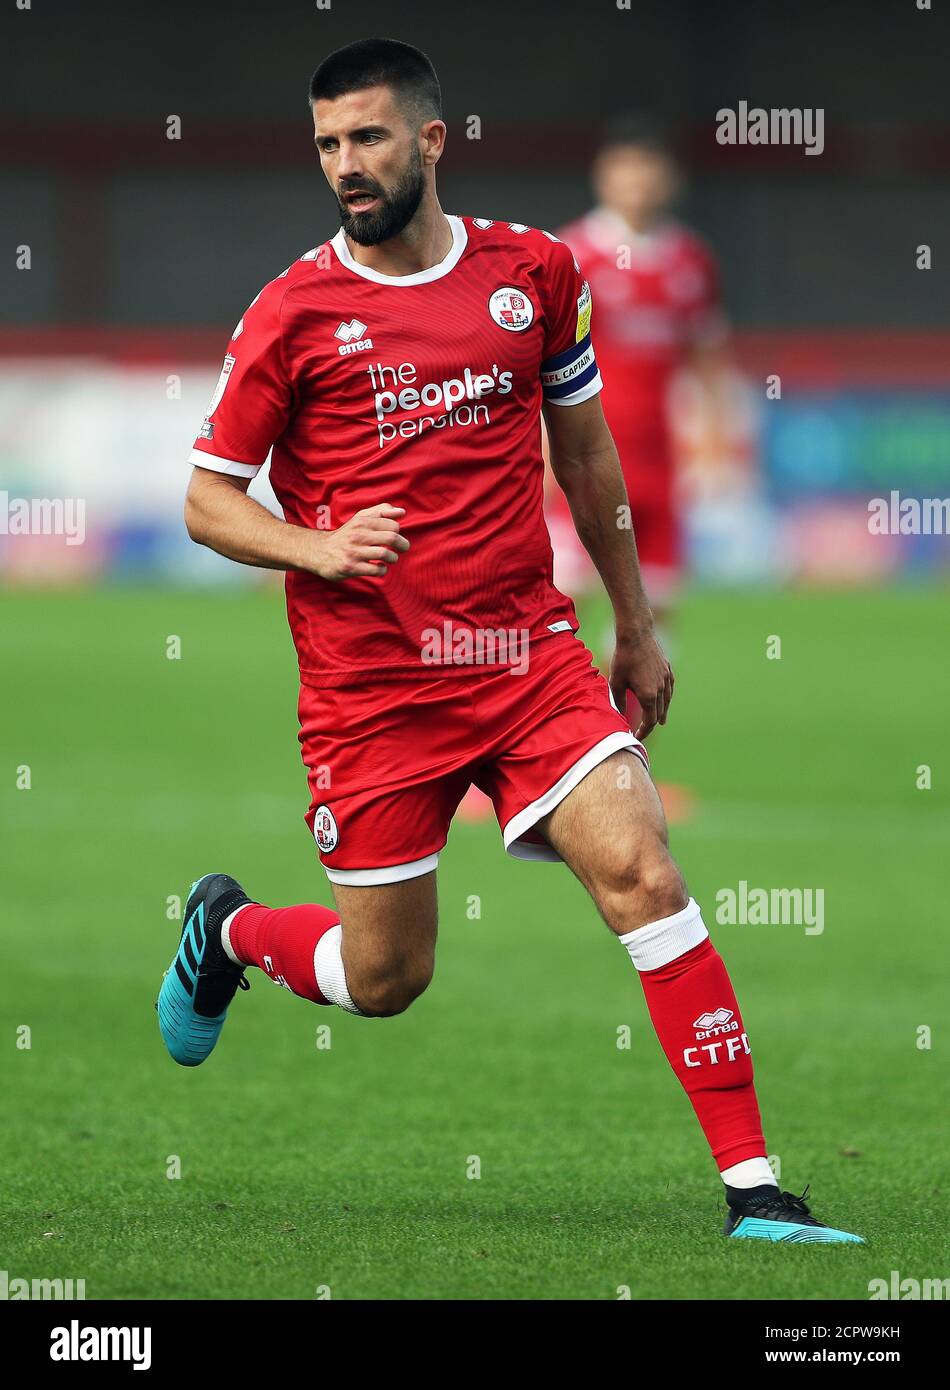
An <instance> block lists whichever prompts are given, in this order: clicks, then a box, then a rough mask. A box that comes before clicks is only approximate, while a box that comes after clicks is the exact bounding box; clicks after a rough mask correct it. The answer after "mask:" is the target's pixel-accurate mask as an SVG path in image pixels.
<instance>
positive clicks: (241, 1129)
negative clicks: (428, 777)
mask: <svg viewBox="0 0 950 1390" xmlns="http://www.w3.org/2000/svg"><path fill="white" fill-rule="evenodd" d="M602 616H603V615H602V613H600V612H598V613H596V614H595V615H594V616H593V617H592V620H591V623H590V625H589V630H590V631H591V632H596V630H597V627H598V626H599V624H600V622H601V619H602ZM0 630H2V632H3V633H4V638H3V661H2V663H0V693H2V707H3V709H4V710H5V712H6V713H5V717H4V719H3V721H2V730H0V745H2V749H3V756H2V759H0V768H2V786H0V814H2V826H3V829H2V854H3V858H4V871H3V919H4V927H3V969H2V979H3V986H2V995H3V997H2V1018H3V1033H2V1037H3V1041H2V1048H0V1056H2V1066H0V1081H2V1086H3V1091H4V1094H5V1111H6V1120H5V1123H4V1125H3V1128H2V1137H0V1146H2V1149H0V1152H2V1164H3V1179H4V1180H3V1192H2V1199H0V1200H2V1219H0V1227H2V1232H3V1236H2V1251H0V1266H2V1267H3V1268H5V1269H6V1270H7V1271H8V1273H9V1275H10V1276H11V1277H13V1276H19V1277H29V1278H39V1277H49V1278H53V1277H61V1278H73V1279H78V1278H83V1279H85V1280H86V1293H87V1297H88V1298H192V1299H194V1298H212V1299H216V1298H222V1299H224V1298H227V1299H243V1298H282V1299H312V1298H314V1297H316V1296H318V1291H319V1290H324V1291H325V1290H327V1289H329V1291H330V1296H331V1297H332V1298H334V1299H358V1298H378V1299H407V1298H413V1299H445V1298H449V1299H454V1298H459V1299H490V1298H505V1299H550V1298H565V1299H610V1300H613V1299H616V1298H617V1297H618V1290H621V1289H623V1288H624V1287H626V1288H628V1289H629V1291H630V1294H631V1296H632V1297H633V1298H635V1299H651V1298H674V1299H676V1298H695V1297H702V1298H717V1299H748V1298H845V1299H866V1298H867V1297H868V1281H869V1280H870V1279H872V1278H876V1277H883V1278H889V1277H890V1272H891V1271H892V1270H897V1271H899V1272H900V1274H901V1276H902V1277H916V1278H918V1279H925V1278H933V1277H943V1276H945V1275H947V1274H948V1273H950V1271H948V1269H947V1266H946V1235H945V1227H946V1218H947V1198H946V1189H947V1181H948V1179H947V1172H948V1164H947V1127H946V1115H947V1099H948V1096H947V1091H948V1086H947V1060H946V1059H947V1026H948V1025H947V1013H946V976H947V969H946V961H947V928H948V916H947V891H946V890H947V874H946V867H947V846H948V844H950V793H948V787H950V758H948V741H950V740H948V734H947V711H948V709H950V657H948V649H947V642H946V595H945V593H941V592H939V591H937V590H895V591H891V592H871V593H863V594H859V593H851V594H848V593H817V592H816V593H811V594H787V593H756V594H738V595H733V594H708V593H707V594H694V595H692V596H691V597H690V598H689V599H688V601H687V602H686V603H685V605H684V608H683V612H682V618H681V622H680V626H679V631H678V638H677V641H678V648H679V654H678V656H677V660H676V661H675V666H676V670H677V677H678V679H677V692H676V699H675V701H674V705H673V715H672V719H671V723H670V726H669V728H668V729H667V730H666V731H665V732H664V734H663V735H662V737H661V739H660V740H659V741H657V742H656V745H655V750H654V762H655V766H656V769H657V773H658V775H659V776H660V777H661V778H663V779H667V780H672V781H679V782H684V783H688V784H689V785H690V786H691V787H693V788H694V789H695V791H696V792H697V794H698V798H699V801H698V809H697V812H696V815H695V817H694V819H693V820H692V821H691V822H689V823H688V824H685V825H683V826H681V827H677V828H675V829H674V831H673V833H672V843H673V849H674V852H675V854H676V855H677V857H678V859H679V860H680V862H681V864H682V865H683V868H684V871H685V873H686V875H687V878H688V881H689V885H690V888H691V891H692V892H693V894H694V896H695V897H696V898H697V899H698V900H699V901H700V903H701V904H702V905H703V907H704V910H705V915H706V920H707V922H708V923H709V925H710V926H711V929H712V932H713V935H714V939H715V940H716V942H717V944H718V946H719V948H720V950H721V951H722V953H723V954H724V956H725V958H726V961H727V963H728V965H729V968H730V970H731V973H732V975H733V979H734V982H735V984H736V988H737V992H738V994H739V997H740V999H741V1000H742V1002H743V1010H744V1014H745V1017H746V1022H747V1024H748V1027H749V1031H750V1034H751V1037H752V1042H753V1049H754V1056H755V1061H756V1067H757V1082H758V1089H759V1097H760V1101H761V1104H762V1109H763V1115H764V1120H765V1126H766V1135H767V1139H768V1143H769V1150H770V1153H772V1154H775V1155H777V1156H778V1157H779V1158H780V1159H781V1163H782V1173H781V1177H782V1184H783V1186H786V1187H790V1188H792V1189H794V1190H801V1187H802V1186H803V1185H804V1183H805V1182H806V1181H810V1182H811V1183H812V1185H813V1191H812V1196H813V1199H814V1205H815V1210H816V1211H817V1214H818V1215H819V1216H820V1217H825V1219H827V1220H829V1221H832V1222H834V1223H837V1224H842V1225H845V1226H849V1227H851V1229H855V1230H858V1231H860V1232H862V1233H863V1234H865V1235H866V1236H867V1237H868V1239H869V1244H868V1246H867V1247H866V1248H855V1247H832V1248H824V1247H820V1246H818V1247H794V1248H780V1247H771V1246H763V1245H760V1244H758V1243H750V1242H737V1241H733V1242H727V1241H724V1240H723V1239H722V1237H721V1235H720V1233H719V1232H720V1225H721V1219H722V1214H721V1210H720V1207H721V1193H720V1184H719V1181H718V1178H717V1176H716V1172H715V1168H714V1166H713V1165H712V1163H711V1160H710V1158H709V1156H708V1153H707V1151H706V1149H705V1146H704V1142H703V1139H702V1136H701V1134H700V1132H699V1129H698V1127H697V1125H696V1123H695V1121H694V1118H693V1115H692V1111H691V1109H690V1107H689V1105H688V1103H687V1101H686V1099H685V1097H684V1096H683V1095H682V1093H681V1092H680V1089H679V1087H678V1085H677V1083H676V1081H675V1079H674V1077H673V1075H672V1073H671V1072H670V1071H669V1070H668V1067H667V1064H666V1061H665V1060H664V1058H663V1056H662V1054H661V1052H660V1050H659V1046H658V1044H657V1042H656V1039H655V1037H654V1035H653V1032H652V1029H651V1027H650V1023H649V1019H648V1017H647V1014H646V1010H645V1007H644V1004H643V1000H642V995H641V992H640V987H639V983H638V981H637V979H636V975H635V972H634V970H633V968H632V966H631V965H630V962H629V960H628V959H627V957H626V955H625V954H624V952H623V950H622V949H621V948H620V947H619V946H618V945H617V944H616V942H615V941H613V940H612V938H611V937H610V935H609V934H608V932H607V930H606V928H605V927H603V926H602V925H601V924H600V923H599V921H598V920H597V918H596V916H595V913H594V910H593V908H592V907H591V905H590V904H589V903H588V901H587V900H586V898H585V895H584V893H583V892H582V890H581V889H580V887H579V886H578V885H577V884H576V883H575V882H574V881H573V880H572V879H571V877H570V875H569V873H568V871H567V870H566V869H564V868H562V867H560V866H558V867H552V866H549V865H536V864H524V863H517V862H514V861H512V860H510V859H509V858H507V857H506V856H505V854H504V853H503V850H502V847H501V841H500V836H499V833H498V830H497V828H496V826H495V824H494V822H493V821H492V822H487V823H484V824H478V825H471V824H456V825H455V827H454V828H453V831H452V834H451V837H450V840H449V845H448V847H447V850H446V851H445V853H444V855H443V858H442V864H441V867H440V870H439V877H440V889H441V926H440V933H441V934H440V941H439V952H438V964H437V970H436V978H435V981H434V983H433V985H432V986H431V988H430V990H429V992H428V993H427V994H426V995H424V996H423V997H422V998H421V999H420V1000H419V1001H418V1002H417V1003H416V1004H415V1005H414V1006H413V1007H412V1009H410V1010H409V1012H408V1013H407V1014H405V1015H404V1016H402V1017H399V1018H396V1019H390V1020H371V1021H364V1020H360V1019H354V1018H350V1017H348V1016H345V1015H343V1014H342V1013H340V1012H339V1011H336V1010H329V1009H317V1008H315V1007H314V1006H312V1005H310V1004H306V1003H304V1002H303V1001H300V1000H297V999H295V998H293V997H291V996H290V995H289V994H288V993H287V992H286V991H284V990H280V989H277V988H275V987H274V986H272V985H271V984H270V983H268V982H267V981H266V980H265V979H264V978H263V976H262V975H260V974H259V973H257V972H251V974H252V977H253V979H252V991H251V993H250V994H248V995H241V994H239V995H238V997H237V999H236V1001H235V1003H234V1006H233V1008H232V1013H231V1016H230V1018H229V1021H228V1025H227V1027H226V1029H225V1032H224V1035H223V1037H222V1040H221V1043H220V1044H219V1046H218V1049H217V1051H216V1052H215V1054H214V1056H213V1057H212V1058H211V1059H210V1061H209V1062H208V1063H207V1064H206V1065H205V1066H203V1067H201V1068H199V1069H196V1070H194V1071H185V1070H182V1069H180V1068H178V1067H176V1066H175V1065H174V1064H173V1063H172V1062H171V1061H170V1059H169V1058H168V1057H167V1055H166V1053H165V1051H164V1048H163V1046H162V1043H161V1040H160V1037H159V1033H158V1027H157V1022H156V1016H155V1012H154V1008H153V1003H154V999H155V996H156V993H157V990H158V985H159V981H160V978H161V974H162V971H163V970H164V968H165V967H166V965H167V964H168V961H169V959H170V958H171V955H172V952H173V950H174V947H175V944H176V942H177V938H178V933H179V929H180V923H178V922H177V921H173V920H169V919H168V918H167V916H166V901H167V899H168V898H169V896H170V895H175V894H179V895H180V894H183V893H184V892H186V891H187V887H188V885H189V883H190V882H191V880H192V879H193V878H195V877H197V876H198V875H199V874H201V873H203V872H206V871H208V870H211V869H226V870H228V871H230V872H233V873H235V874H236V875H237V876H238V877H239V878H241V880H242V881H243V883H244V884H245V886H246V887H247V888H248V889H249V891H250V892H251V893H252V894H254V895H255V896H258V897H260V898H262V899H263V900H264V901H267V902H272V903H275V904H280V903H285V902H299V901H306V900H314V899H318V900H319V901H321V902H330V900H331V899H330V894H329V886H328V884H327V882H326V879H325V878H324V875H323V873H322V871H321V870H320V868H319V864H318V861H317V859H316V856H315V853H314V849H313V845H312V843H311V841H310V840H309V837H308V835H307V831H306V828H305V826H304V824H303V820H302V816H303V811H304V809H305V804H306V784H305V780H304V776H303V769H302V767H301V765H300V762H299V754H298V749H297V743H296V724H295V700H296V687H295V670H294V662H293V653H292V649H291V646H290V639H289V635H288V632H287V629H286V623H285V619H284V616H283V609H282V601H281V597H280V594H279V591H278V590H277V589H270V588H268V589H265V590H262V591H255V592H254V593H251V594H230V593H229V594H209V593H191V592H174V591H163V590H115V591H108V592H83V593H75V594H62V595H60V594H48V593H42V594H23V593H20V594H11V593H8V594H6V595H5V596H4V597H3V598H2V600H0ZM772 635H775V636H778V637H780V638H781V643H782V647H781V659H780V660H767V658H766V643H767V639H768V638H769V637H770V636H772ZM173 636H175V637H179V638H180V640H181V658H180V660H169V659H168V658H167V656H166V650H167V640H168V639H169V638H170V637H173ZM924 764H926V765H928V766H930V767H931V768H932V778H933V786H932V789H930V790H924V789H918V787H917V785H916V783H917V769H918V767H919V766H921V765H924ZM24 766H28V767H29V770H30V771H29V777H30V783H31V785H30V787H29V789H20V788H18V787H17V780H18V777H19V780H20V781H23V780H24V774H23V773H22V772H20V773H18V769H21V768H23V767H24ZM740 880H745V881H746V882H747V883H749V884H750V885H753V886H764V887H815V888H823V889H824V894H825V909H824V913H825V927H824V931H823V933H822V934H820V935H817V934H816V935H807V934H806V933H805V932H804V930H803V929H802V928H801V927H795V926H726V925H724V926H718V927H717V926H716V924H715V921H714V916H715V894H716V892H717V890H718V889H720V888H728V887H733V888H735V887H736V886H737V885H738V883H739V881H740ZM471 895H477V896H478V897H479V899H480V901H481V916H480V918H479V919H477V920H472V919H470V917H469V915H468V905H469V900H470V897H471ZM712 1002H713V1003H714V1002H715V1001H712ZM326 1025H329V1028H330V1040H331V1046H330V1047H329V1048H318V1046H317V1029H318V1027H320V1026H326ZM624 1025H627V1026H629V1028H630V1030H631V1046H630V1047H629V1049H628V1050H623V1049H619V1048H618V1046H617V1037H618V1029H619V1028H622V1027H623V1026H624ZM24 1027H27V1028H29V1030H30V1034H29V1041H30V1044H31V1045H30V1046H29V1047H28V1048H27V1047H23V1046H19V1045H18V1041H20V1042H21V1041H22V1040H23V1039H25V1038H26V1036H27V1035H26V1034H25V1033H23V1032H22V1031H18V1030H22V1029H23V1028H24ZM921 1028H930V1029H931V1030H932V1037H931V1046H930V1047H929V1048H927V1047H921V1046H919V1045H918V1044H919V1040H920V1038H921V1037H922V1036H923V1035H921V1034H920V1033H919V1030H920V1029H921ZM473 1156H476V1157H477V1158H478V1159H479V1161H480V1167H481V1176H480V1177H479V1178H472V1177H470V1176H468V1173H469V1172H470V1171H471V1168H472V1164H471V1159H472V1157H473ZM176 1157H177V1160H178V1161H179V1162H180V1172H181V1176H180V1177H177V1178H176V1177H169V1176H168V1173H169V1171H174V1170H175V1168H174V1165H175V1158H176ZM170 1165H171V1169H170ZM324 1296H325V1294H324Z"/></svg>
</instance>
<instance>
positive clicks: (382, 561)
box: [312, 502, 409, 581]
mask: <svg viewBox="0 0 950 1390" xmlns="http://www.w3.org/2000/svg"><path fill="white" fill-rule="evenodd" d="M405 515H406V509H405V507H392V506H390V504H389V503H388V502H380V503H378V504H377V505H376V506H375V507H364V508H363V510H362V511H361V512H357V513H356V515H355V516H351V517H350V519H349V521H347V522H346V523H345V524H344V525H343V526H341V527H340V528H339V529H338V530H336V531H329V532H325V533H324V534H323V535H322V536H321V545H320V549H319V551H318V553H317V557H316V559H315V561H314V563H313V565H312V569H313V572H314V573H315V574H319V575H320V577H321V578H322V579H330V580H333V581H338V580H340V579H357V578H362V577H363V576H364V575H377V576H382V575H384V574H386V573H387V570H388V567H389V566H390V565H394V564H395V563H396V561H397V560H398V559H399V557H400V555H403V554H405V552H406V551H407V550H408V549H409V542H408V540H407V539H406V537H405V536H403V535H401V534H400V532H399V521H400V518H401V517H404V516H405Z"/></svg>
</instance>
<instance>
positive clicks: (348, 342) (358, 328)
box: [333, 319, 373, 357]
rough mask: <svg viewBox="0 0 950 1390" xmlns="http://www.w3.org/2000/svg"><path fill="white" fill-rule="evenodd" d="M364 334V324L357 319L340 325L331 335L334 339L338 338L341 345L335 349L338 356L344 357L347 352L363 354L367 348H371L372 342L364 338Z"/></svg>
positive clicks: (370, 339)
mask: <svg viewBox="0 0 950 1390" xmlns="http://www.w3.org/2000/svg"><path fill="white" fill-rule="evenodd" d="M365 332H366V324H365V323H361V322H360V320H359V319H350V321H349V323H341V324H340V326H339V328H338V329H337V330H336V332H335V333H334V334H333V336H334V338H339V340H340V342H341V343H342V344H343V346H342V347H339V348H337V352H338V353H339V354H340V356H341V357H345V356H346V354H347V353H349V352H364V351H365V350H366V349H367V348H371V347H372V346H373V340H372V338H364V337H363V334H364V333H365Z"/></svg>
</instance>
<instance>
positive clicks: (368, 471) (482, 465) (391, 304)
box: [191, 217, 601, 685]
mask: <svg viewBox="0 0 950 1390" xmlns="http://www.w3.org/2000/svg"><path fill="white" fill-rule="evenodd" d="M449 223H450V225H451V229H452V238H453V241H452V249H451V250H450V252H449V254H448V255H447V256H446V258H445V260H443V261H441V262H440V263H439V264H438V265H435V266H432V267H431V268H430V269H428V270H424V271H421V272H419V273H417V274H415V275H405V276H390V275H383V274H381V273H380V272H378V271H375V270H371V269H369V268H368V267H366V266H362V265H360V264H359V263H358V262H356V261H355V260H354V259H353V257H352V255H351V253H350V250H349V247H348V245H347V243H346V240H345V238H344V236H343V233H342V231H341V232H338V233H337V235H336V236H335V237H334V238H333V239H332V240H331V241H330V242H327V243H326V244H325V245H323V246H322V247H318V248H315V249H314V250H312V251H308V252H307V253H306V255H304V256H302V257H301V258H300V260H298V261H296V262H294V264H293V265H291V266H289V267H288V269H287V270H285V271H284V272H283V274H281V275H279V276H278V277H277V278H276V279H275V280H272V281H271V282H270V284H269V285H266V286H265V287H264V289H263V290H261V292H260V294H259V295H258V296H257V298H256V299H255V300H254V302H253V303H252V304H251V306H250V308H249V309H248V310H247V311H246V313H245V314H244V317H243V318H242V319H241V321H240V323H239V324H238V326H237V328H236V329H235V331H234V335H233V337H232V339H231V343H230V345H229V348H228V353H227V356H226V357H225V359H224V367H223V369H222V372H221V376H220V378H219V380H218V385H217V388H216V390H215V393H214V396H213V398H212V401H211V404H210V406H209V409H208V415H207V417H206V419H205V422H204V424H203V425H202V427H201V430H200V432H199V436H198V438H197V440H196V441H195V446H194V450H193V451H192V454H191V462H192V463H194V464H198V465H200V466H201V467H202V468H210V469H214V470H216V471H218V472H223V473H232V474H237V475H239V476H241V477H253V476H254V475H255V474H256V473H257V472H258V470H259V469H260V468H261V466H262V465H263V463H264V462H265V459H266V457H267V453H268V451H269V450H270V449H271V448H273V453H272V456H271V470H270V480H271V485H272V487H273V489H274V492H275V494H276V496H277V498H278V500H279V502H280V504H281V506H282V507H283V509H284V516H285V518H286V520H287V521H289V522H291V523H293V524H294V525H297V526H307V527H312V528H315V529H316V528H320V527H326V528H332V529H336V528H337V527H339V526H342V525H343V523H344V522H346V521H348V520H349V519H350V517H352V516H353V515H354V513H356V512H358V511H360V510H361V509H362V508H364V507H369V506H373V505H375V504H376V503H380V502H389V503H392V504H393V505H394V506H400V507H405V509H406V515H405V517H404V518H403V519H402V521H401V523H400V526H401V530H402V531H403V533H404V534H405V535H406V536H407V537H408V539H409V541H410V545H411V548H410V549H409V551H407V552H406V553H405V554H404V555H401V556H400V558H399V561H398V562H397V564H395V565H394V566H393V567H392V568H391V569H390V570H389V572H388V573H387V574H386V576H385V577H379V578H377V577H369V578H357V579H348V580H344V581H342V582H340V583H330V582H329V581H327V580H323V579H321V578H319V577H318V576H316V575H312V574H307V573H304V572H302V571H290V572H288V574H287V605H288V616H289V619H290V626H291V631H292V633H293V637H294V643H295V645H296V648H297V654H298V658H299V663H300V674H301V679H302V680H303V681H305V682H306V683H308V684H312V685H340V684H344V683H347V682H350V681H355V680H359V679H365V678H366V677H367V676H368V675H370V674H374V675H377V676H378V675H386V676H406V677H409V676H413V677H416V678H418V677H419V676H420V673H423V672H425V671H426V669H427V667H426V665H425V664H423V661H422V657H421V653H423V652H426V651H429V652H431V650H432V646H431V638H430V634H431V633H432V632H433V631H437V632H439V633H448V634H453V635H455V640H457V634H459V633H462V634H464V633H474V634H478V633H489V632H497V631H499V630H501V631H504V632H507V633H519V634H527V636H528V639H529V640H530V641H535V640H537V639H540V638H543V637H548V636H550V634H551V632H552V630H553V631H564V630H566V629H567V628H568V627H569V628H571V629H575V628H576V626H577V619H576V616H575V613H574V607H573V604H572V603H571V601H570V600H569V599H567V598H565V597H564V595H563V594H561V593H560V592H559V591H558V590H557V589H556V588H555V587H554V583H553V579H552V555H551V544H550V540H549V537H548V532H547V528H546V526H545V523H544V518H543V514H542V472H543V465H542V458H541V442H540V418H539V412H540V406H541V400H542V391H543V394H544V397H545V398H546V399H547V400H550V401H552V402H554V403H556V404H557V405H564V406H569V405H574V404H577V403H578V402H580V401H583V400H586V399H588V397H590V396H592V395H593V394H595V393H596V392H597V391H598V390H600V387H601V380H600V375H599V373H598V370H597V364H596V362H595V360H594V352H593V348H592V346H591V341H590V327H589V324H590V291H589V289H588V287H587V284H586V283H585V281H584V279H583V276H582V275H581V273H580V269H579V267H578V265H577V262H576V261H575V260H574V257H573V256H572V254H571V251H570V250H569V248H568V247H567V246H565V245H564V244H563V243H562V242H560V241H558V240H557V239H556V238H555V237H552V236H550V234H549V233H546V232H540V231H535V230H533V229H532V228H529V227H525V226H523V225H522V224H520V223H503V222H489V221H486V220H484V219H482V218H474V219H472V218H468V217H465V218H461V217H450V218H449ZM446 624H448V625H449V626H448V627H446V626H445V625H446ZM475 640H476V642H477V640H478V638H477V636H476V638H475ZM521 640H523V638H522V639H521ZM443 649H444V651H445V661H446V663H447V664H446V666H445V668H444V669H440V671H439V674H440V675H447V674H451V673H458V674H464V673H465V672H467V671H471V670H475V669H478V667H477V666H473V665H472V664H471V663H470V661H469V662H465V663H464V664H461V663H460V664H455V663H456V662H460V657H459V653H460V652H461V653H463V654H464V652H465V650H466V648H465V643H464V640H463V641H462V642H461V644H460V645H455V646H453V637H452V636H450V637H449V639H448V641H447V642H446V643H445V645H444V648H443ZM468 650H469V651H471V650H472V647H471V646H469V648H468ZM485 650H491V647H490V644H489V645H488V646H487V647H486V648H485ZM498 650H500V648H498Z"/></svg>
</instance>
